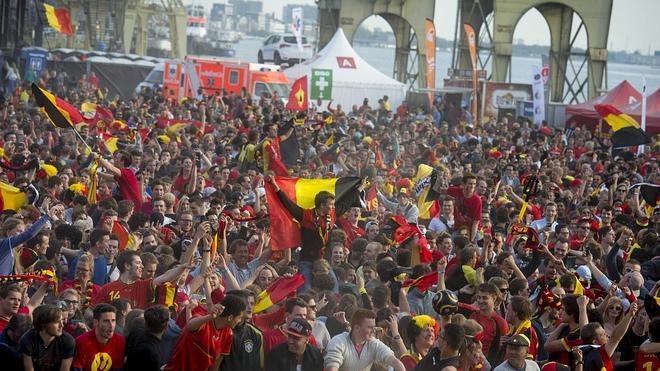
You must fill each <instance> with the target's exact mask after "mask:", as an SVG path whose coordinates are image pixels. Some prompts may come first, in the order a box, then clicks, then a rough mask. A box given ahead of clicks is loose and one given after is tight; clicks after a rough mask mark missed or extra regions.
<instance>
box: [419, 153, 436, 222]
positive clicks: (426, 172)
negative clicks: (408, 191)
mask: <svg viewBox="0 0 660 371" xmlns="http://www.w3.org/2000/svg"><path fill="white" fill-rule="evenodd" d="M435 172H436V170H435V169H434V168H432V167H430V166H428V165H424V164H420V165H419V166H417V174H415V177H414V178H413V183H414V184H415V185H414V190H415V196H417V208H418V209H419V218H420V219H431V218H433V217H435V216H436V215H438V213H439V212H440V206H439V204H438V200H437V199H431V198H429V192H430V190H431V185H432V180H433V179H434V178H435V176H437V174H435Z"/></svg>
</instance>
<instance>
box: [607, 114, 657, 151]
mask: <svg viewBox="0 0 660 371" xmlns="http://www.w3.org/2000/svg"><path fill="white" fill-rule="evenodd" d="M594 108H595V109H596V111H597V112H598V114H599V115H600V116H601V117H602V118H603V119H604V120H605V122H607V124H608V125H610V126H611V127H612V146H613V147H615V148H621V147H634V146H639V145H643V144H648V143H651V138H649V137H648V136H647V135H646V133H644V131H643V130H642V129H641V128H640V126H639V124H638V123H637V121H635V119H634V118H632V117H630V116H629V115H627V114H625V113H623V112H621V111H619V109H618V108H616V107H614V106H613V105H611V104H597V105H595V106H594Z"/></svg>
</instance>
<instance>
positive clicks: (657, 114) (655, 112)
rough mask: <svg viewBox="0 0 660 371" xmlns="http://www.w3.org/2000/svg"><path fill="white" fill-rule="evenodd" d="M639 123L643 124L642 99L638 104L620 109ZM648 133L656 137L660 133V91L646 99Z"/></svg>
mask: <svg viewBox="0 0 660 371" xmlns="http://www.w3.org/2000/svg"><path fill="white" fill-rule="evenodd" d="M620 110H621V112H623V113H627V114H628V115H630V116H631V117H632V118H634V119H635V120H637V122H638V123H639V124H640V125H641V124H642V99H641V98H640V100H639V101H638V102H635V103H632V104H629V105H627V106H624V107H621V108H620ZM646 133H647V134H649V135H654V134H658V133H660V89H658V90H656V91H655V92H654V93H653V94H651V95H649V96H647V97H646Z"/></svg>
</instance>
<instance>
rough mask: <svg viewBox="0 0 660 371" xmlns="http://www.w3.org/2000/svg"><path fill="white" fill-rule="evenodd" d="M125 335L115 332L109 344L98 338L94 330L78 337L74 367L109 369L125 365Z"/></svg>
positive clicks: (95, 369)
mask: <svg viewBox="0 0 660 371" xmlns="http://www.w3.org/2000/svg"><path fill="white" fill-rule="evenodd" d="M125 343H126V342H125V340H124V337H123V336H121V335H119V334H117V333H115V334H114V335H112V338H110V340H109V341H108V343H107V344H101V343H99V342H98V340H97V339H96V334H95V333H94V330H91V331H87V332H86V333H84V334H82V335H80V336H78V337H77V338H76V355H75V356H74V357H73V366H72V367H73V368H79V369H81V370H83V371H109V370H119V369H121V368H122V367H124V346H125Z"/></svg>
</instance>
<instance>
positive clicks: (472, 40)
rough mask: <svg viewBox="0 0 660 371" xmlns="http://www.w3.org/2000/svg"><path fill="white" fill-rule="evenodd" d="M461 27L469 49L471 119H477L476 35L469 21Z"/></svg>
mask: <svg viewBox="0 0 660 371" xmlns="http://www.w3.org/2000/svg"><path fill="white" fill-rule="evenodd" d="M463 28H464V29H465V34H466V35H467V41H468V48H469V49H470V60H471V61H472V119H473V120H474V121H475V122H476V121H477V90H478V88H479V77H478V76H477V36H476V34H475V32H474V28H473V27H472V25H470V24H469V23H464V24H463Z"/></svg>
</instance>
